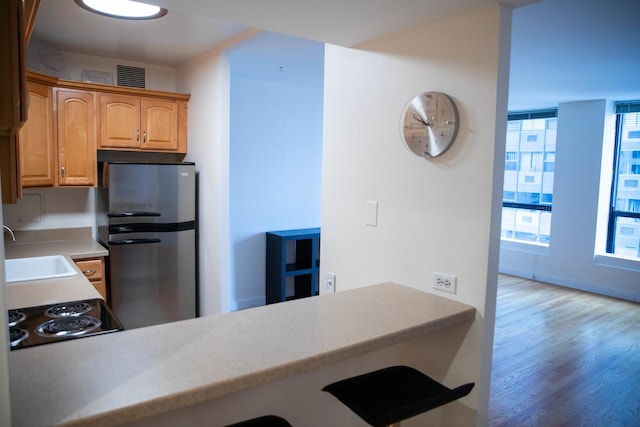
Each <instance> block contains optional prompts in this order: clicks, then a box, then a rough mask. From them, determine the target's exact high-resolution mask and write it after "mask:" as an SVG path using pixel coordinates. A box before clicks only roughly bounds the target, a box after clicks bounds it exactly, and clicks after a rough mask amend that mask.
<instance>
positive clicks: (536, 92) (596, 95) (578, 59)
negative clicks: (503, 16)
mask: <svg viewBox="0 0 640 427" xmlns="http://www.w3.org/2000/svg"><path fill="white" fill-rule="evenodd" d="M639 21H640V0H608V1H603V0H544V1H542V2H540V3H536V4H532V5H529V6H526V7H523V8H519V9H515V10H514V12H513V21H512V27H513V29H512V40H511V72H510V82H509V109H510V110H511V111H515V110H524V109H531V108H548V107H554V106H556V105H557V104H559V103H561V102H572V101H577V100H589V99H610V100H635V99H640V25H639Z"/></svg>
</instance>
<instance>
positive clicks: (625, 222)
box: [607, 101, 640, 258]
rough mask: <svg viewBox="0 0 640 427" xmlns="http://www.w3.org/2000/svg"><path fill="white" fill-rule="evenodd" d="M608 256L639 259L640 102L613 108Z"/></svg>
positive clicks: (620, 103) (618, 105)
mask: <svg viewBox="0 0 640 427" xmlns="http://www.w3.org/2000/svg"><path fill="white" fill-rule="evenodd" d="M616 113H617V117H616V124H617V128H616V144H615V156H614V170H613V180H612V182H613V184H612V188H611V203H610V209H609V226H608V232H607V252H608V253H611V254H614V255H619V256H623V257H630V258H640V184H639V183H640V101H633V102H619V103H617V105H616Z"/></svg>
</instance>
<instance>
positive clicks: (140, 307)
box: [109, 229, 196, 329]
mask: <svg viewBox="0 0 640 427" xmlns="http://www.w3.org/2000/svg"><path fill="white" fill-rule="evenodd" d="M195 236H196V235H195V230H193V229H191V230H184V231H173V232H151V233H123V234H113V235H110V236H109V258H110V260H109V271H110V285H111V305H112V309H113V311H114V312H115V314H116V316H117V317H118V318H119V319H120V320H121V321H122V323H123V325H124V327H125V329H132V328H139V327H143V326H151V325H156V324H160V323H166V322H172V321H176V320H183V319H190V318H193V317H195V316H196V286H195V283H196V277H195V276H196V260H195V256H194V248H195V240H196V237H195Z"/></svg>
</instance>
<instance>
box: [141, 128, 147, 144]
mask: <svg viewBox="0 0 640 427" xmlns="http://www.w3.org/2000/svg"><path fill="white" fill-rule="evenodd" d="M142 135H144V138H143V140H142V142H147V131H146V130H145V131H144V132H143V133H142Z"/></svg>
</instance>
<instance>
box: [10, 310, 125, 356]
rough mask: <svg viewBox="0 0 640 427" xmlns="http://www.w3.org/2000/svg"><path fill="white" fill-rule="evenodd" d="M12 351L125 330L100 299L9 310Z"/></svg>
mask: <svg viewBox="0 0 640 427" xmlns="http://www.w3.org/2000/svg"><path fill="white" fill-rule="evenodd" d="M8 320H9V341H10V344H11V350H18V349H21V348H26V347H32V346H36V345H41V344H49V343H53V342H59V341H66V340H70V339H76V338H84V337H90V336H95V335H100V334H106V333H109V332H116V331H121V330H123V329H124V327H123V326H122V324H121V323H120V321H119V320H118V318H117V317H116V316H115V315H114V314H113V313H112V312H111V310H110V309H109V307H108V306H107V305H106V304H105V303H104V301H103V300H102V299H100V298H95V299H87V300H80V301H70V302H65V303H60V304H47V305H40V306H37V307H26V308H19V309H15V310H9V317H8Z"/></svg>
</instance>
